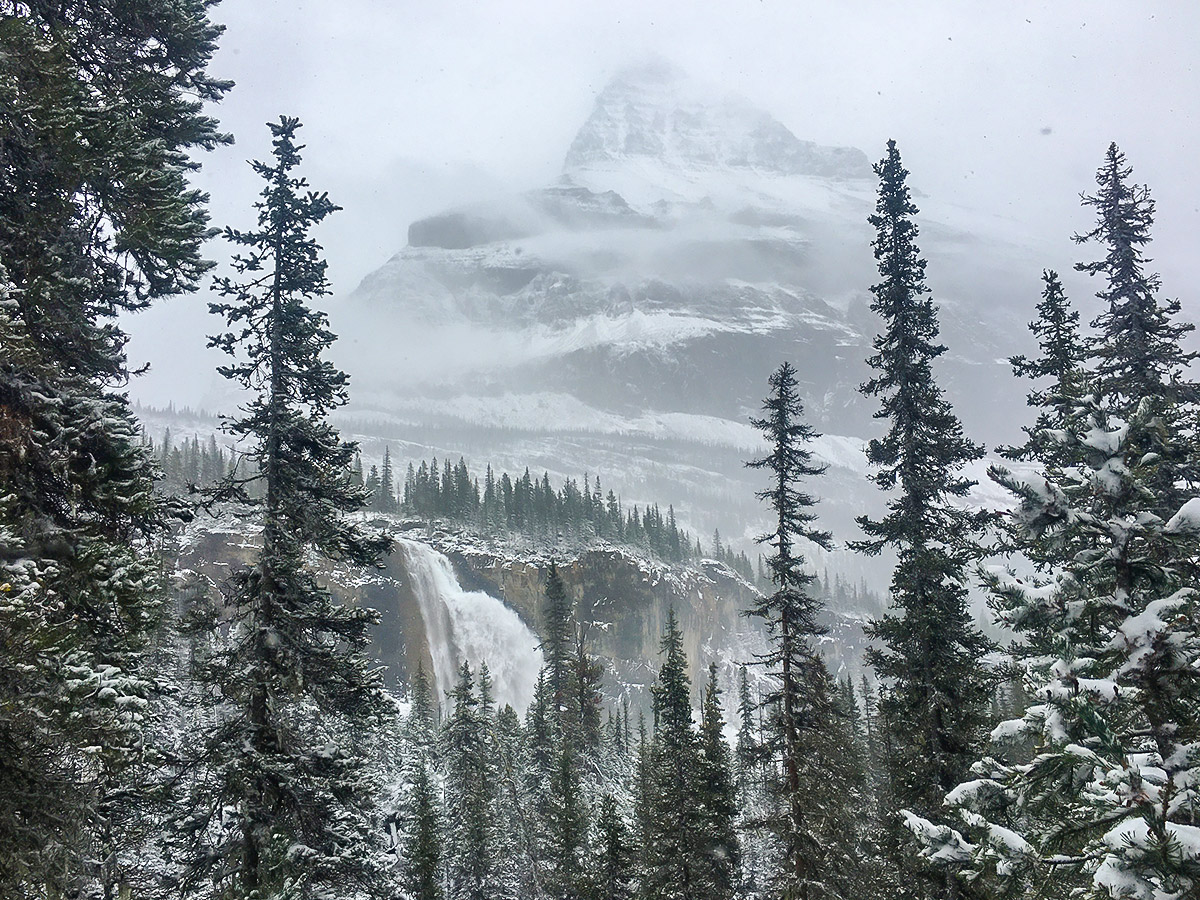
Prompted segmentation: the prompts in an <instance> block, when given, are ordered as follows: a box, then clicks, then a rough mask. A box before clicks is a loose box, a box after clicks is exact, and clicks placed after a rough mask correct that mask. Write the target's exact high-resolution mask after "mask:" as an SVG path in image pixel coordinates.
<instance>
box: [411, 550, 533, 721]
mask: <svg viewBox="0 0 1200 900" xmlns="http://www.w3.org/2000/svg"><path fill="white" fill-rule="evenodd" d="M396 547H397V549H398V550H399V551H400V553H401V555H402V557H403V559H404V568H405V571H406V572H407V573H408V576H409V578H411V579H412V587H413V593H414V594H416V597H417V602H418V603H419V604H420V606H421V618H422V619H423V620H424V622H425V634H426V636H427V637H428V640H429V652H430V655H431V656H432V657H433V677H434V684H435V687H436V689H437V696H438V697H439V698H441V699H442V700H443V703H444V698H445V696H446V694H447V692H449V691H450V690H451V689H453V687H454V684H455V682H456V681H457V680H458V669H459V667H460V666H461V665H462V663H463V660H466V661H467V662H468V663H470V664H471V670H472V671H474V672H478V671H479V664H480V663H484V662H486V663H487V665H488V669H489V670H490V671H491V673H492V681H493V683H494V686H495V687H494V693H495V697H496V702H497V703H498V704H499V705H500V706H503V705H504V704H505V703H511V704H512V706H513V708H514V709H515V710H517V712H519V713H524V712H525V710H526V709H527V708H528V706H529V703H530V701H531V700H532V699H533V690H534V686H535V685H536V684H537V676H538V670H539V669H541V667H542V651H541V649H540V648H539V647H538V643H539V641H538V637H537V635H536V634H534V633H533V632H532V631H531V630H530V629H529V627H528V626H527V625H526V624H525V623H524V622H522V621H521V617H520V616H518V615H517V614H516V613H515V612H514V611H513V610H511V609H509V608H508V607H507V606H505V605H504V603H503V602H502V601H500V600H497V599H496V598H495V597H493V596H491V595H490V594H485V593H484V592H482V591H467V590H464V589H463V587H462V585H460V584H459V583H458V576H457V575H455V574H454V568H453V566H451V565H450V560H448V559H447V558H446V557H445V556H444V555H443V554H441V553H438V552H437V551H436V550H434V549H433V548H432V547H430V546H428V545H426V544H422V543H421V542H419V541H414V540H411V539H409V538H398V539H397V540H396Z"/></svg>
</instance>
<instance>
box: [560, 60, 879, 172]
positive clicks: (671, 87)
mask: <svg viewBox="0 0 1200 900" xmlns="http://www.w3.org/2000/svg"><path fill="white" fill-rule="evenodd" d="M633 159H653V160H656V161H658V162H660V163H663V164H666V165H668V166H671V167H672V168H681V169H692V168H702V169H703V168H730V167H732V168H749V169H758V170H761V171H764V172H767V173H770V174H775V175H809V176H814V175H815V176H819V177H824V178H838V179H845V178H865V177H869V176H870V174H871V167H870V164H869V163H868V161H867V157H866V155H865V154H864V153H863V152H862V151H861V150H857V149H854V148H852V147H823V146H821V145H819V144H816V143H813V142H812V141H803V140H800V139H799V138H798V137H796V136H795V135H794V134H792V132H791V131H789V130H788V128H787V127H786V126H785V125H784V124H783V123H782V122H780V121H779V120H778V119H776V118H775V117H774V116H772V115H771V114H770V113H768V112H766V111H765V110H762V109H759V108H758V107H756V106H754V105H753V104H751V103H750V102H749V101H747V100H744V99H742V98H740V97H737V96H734V95H730V94H724V95H722V94H721V92H720V91H719V90H713V89H708V88H706V87H705V86H703V85H702V84H700V83H698V82H696V81H694V80H692V79H691V78H689V77H688V76H687V74H686V73H684V72H683V71H682V70H680V69H678V68H677V67H675V66H674V65H672V64H671V63H669V62H666V61H664V60H660V59H655V60H650V61H647V62H644V63H641V64H638V65H635V66H631V67H628V68H625V69H622V70H621V71H619V72H618V73H617V74H616V75H615V76H614V77H613V78H612V80H611V81H609V83H608V84H607V85H606V86H605V87H604V89H603V90H601V91H600V93H599V94H598V95H597V96H596V103H595V106H594V107H593V109H592V112H591V115H590V116H588V119H587V121H586V122H584V124H583V127H582V128H580V130H579V132H578V133H577V134H576V135H575V140H574V141H573V142H572V143H571V147H570V149H569V150H568V151H567V158H566V162H565V165H564V169H565V171H566V172H567V173H570V172H572V171H574V170H578V169H589V168H607V167H611V166H613V165H620V164H621V163H622V162H626V161H629V160H633Z"/></svg>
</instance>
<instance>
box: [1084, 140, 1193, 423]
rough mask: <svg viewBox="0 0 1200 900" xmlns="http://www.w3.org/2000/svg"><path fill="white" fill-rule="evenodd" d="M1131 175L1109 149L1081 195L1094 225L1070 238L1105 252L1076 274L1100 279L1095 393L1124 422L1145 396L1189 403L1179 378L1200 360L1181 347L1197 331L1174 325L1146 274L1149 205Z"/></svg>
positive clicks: (1189, 392) (1173, 305) (1171, 304)
mask: <svg viewBox="0 0 1200 900" xmlns="http://www.w3.org/2000/svg"><path fill="white" fill-rule="evenodd" d="M1132 173H1133V168H1132V167H1131V166H1129V165H1128V164H1127V163H1126V161H1125V154H1124V153H1122V152H1121V151H1120V150H1119V149H1118V148H1117V145H1116V144H1115V143H1114V144H1110V145H1109V147H1108V151H1107V152H1106V154H1105V158H1104V163H1103V165H1101V166H1100V169H1099V170H1098V171H1097V172H1096V186H1097V190H1096V193H1095V194H1091V195H1088V194H1085V195H1083V203H1084V205H1085V206H1090V207H1092V209H1094V210H1095V211H1096V224H1095V226H1094V227H1093V228H1091V229H1090V230H1089V231H1085V232H1083V233H1081V234H1077V235H1075V238H1074V239H1075V241H1076V242H1077V243H1079V244H1090V243H1093V242H1095V243H1099V244H1100V245H1101V246H1102V247H1103V249H1104V251H1105V252H1104V258H1103V259H1099V260H1094V261H1092V262H1081V263H1077V264H1076V265H1075V268H1076V269H1077V270H1078V271H1080V272H1086V273H1087V274H1088V275H1092V276H1095V275H1100V276H1102V277H1103V278H1104V281H1105V286H1104V287H1103V288H1102V289H1101V290H1100V291H1099V292H1097V294H1096V296H1097V297H1098V298H1100V300H1101V301H1102V302H1103V303H1104V311H1103V312H1102V313H1101V314H1100V316H1099V318H1097V319H1096V321H1095V322H1093V323H1092V327H1093V328H1095V329H1096V331H1097V335H1096V339H1095V340H1094V342H1093V343H1092V346H1091V351H1092V352H1091V356H1092V364H1093V368H1094V381H1095V388H1096V390H1097V392H1098V393H1099V394H1100V395H1101V397H1104V398H1107V399H1110V400H1111V401H1112V403H1113V407H1114V410H1115V411H1116V412H1118V413H1120V414H1123V415H1124V416H1126V417H1129V416H1131V415H1132V414H1133V413H1134V412H1135V411H1136V409H1137V406H1138V403H1139V402H1140V401H1141V399H1142V398H1144V397H1162V398H1163V399H1165V400H1167V401H1179V400H1190V401H1194V400H1195V399H1196V391H1195V386H1194V385H1192V384H1190V383H1188V382H1187V381H1185V380H1184V379H1183V374H1184V371H1183V370H1184V369H1186V367H1187V366H1188V364H1189V363H1190V362H1191V361H1192V360H1194V359H1196V358H1197V356H1198V355H1200V354H1197V353H1195V352H1188V351H1185V350H1184V349H1183V347H1182V344H1181V342H1182V340H1183V339H1184V338H1185V337H1186V336H1187V335H1188V334H1190V333H1191V332H1192V331H1194V330H1195V326H1194V325H1193V324H1191V323H1190V322H1180V321H1179V320H1178V316H1179V313H1180V305H1179V301H1178V300H1163V299H1161V298H1159V297H1157V296H1156V294H1157V292H1158V290H1159V288H1160V286H1161V285H1160V280H1159V277H1158V275H1156V274H1153V273H1150V272H1147V271H1146V270H1145V264H1146V263H1147V262H1148V261H1149V260H1147V259H1146V258H1145V256H1144V254H1143V248H1144V247H1145V246H1146V245H1147V244H1148V243H1149V242H1150V228H1151V226H1152V225H1153V224H1154V200H1153V199H1151V197H1150V190H1149V188H1147V187H1146V186H1145V185H1140V184H1132V183H1130V181H1129V176H1130V175H1131V174H1132Z"/></svg>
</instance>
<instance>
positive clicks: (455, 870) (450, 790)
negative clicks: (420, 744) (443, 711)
mask: <svg viewBox="0 0 1200 900" xmlns="http://www.w3.org/2000/svg"><path fill="white" fill-rule="evenodd" d="M451 700H452V701H453V704H454V709H453V711H452V712H451V713H450V716H449V718H448V719H447V720H446V725H445V727H444V728H443V729H442V754H443V756H444V758H445V765H446V809H447V810H448V822H447V830H446V831H447V833H446V870H447V883H448V886H449V892H448V898H449V900H489V898H490V896H491V894H490V891H491V888H492V885H493V880H494V878H495V876H496V871H497V858H496V831H497V823H496V822H495V821H494V819H493V811H494V810H493V807H494V803H495V786H496V785H495V770H494V765H493V759H492V747H491V742H490V741H489V740H488V733H487V732H488V727H487V721H486V719H485V717H484V716H483V714H482V712H481V710H480V706H479V698H478V696H477V695H476V693H475V684H474V678H473V676H472V674H471V667H470V665H468V664H467V663H465V662H464V663H463V664H462V669H461V670H460V673H459V680H458V684H457V685H456V686H455V688H454V691H453V692H452V693H451Z"/></svg>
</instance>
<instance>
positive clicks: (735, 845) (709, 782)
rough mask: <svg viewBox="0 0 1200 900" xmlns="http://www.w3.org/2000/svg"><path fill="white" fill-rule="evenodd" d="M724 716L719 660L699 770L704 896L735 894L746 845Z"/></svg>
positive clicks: (712, 670) (708, 690) (709, 689)
mask: <svg viewBox="0 0 1200 900" xmlns="http://www.w3.org/2000/svg"><path fill="white" fill-rule="evenodd" d="M724 730H725V719H724V717H723V714H722V712H721V688H720V686H719V685H718V683H717V666H716V663H713V664H711V665H710V666H709V667H708V685H707V686H706V687H705V689H704V703H703V705H702V706H701V713H700V758H699V760H698V765H697V770H696V782H697V783H696V805H697V807H698V809H697V812H698V817H699V819H700V822H699V828H698V830H697V833H696V841H697V843H698V844H699V846H698V848H697V851H698V852H697V855H698V858H699V860H700V864H701V869H700V872H699V883H700V889H699V891H698V892H697V896H701V897H732V896H734V894H735V891H736V887H737V877H738V872H739V867H740V863H741V847H740V844H739V841H738V836H737V832H736V830H735V828H734V824H735V822H736V821H737V814H738V808H737V794H736V792H735V790H734V784H733V765H732V759H731V755H730V752H729V746H728V745H727V744H726V743H725V735H724Z"/></svg>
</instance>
